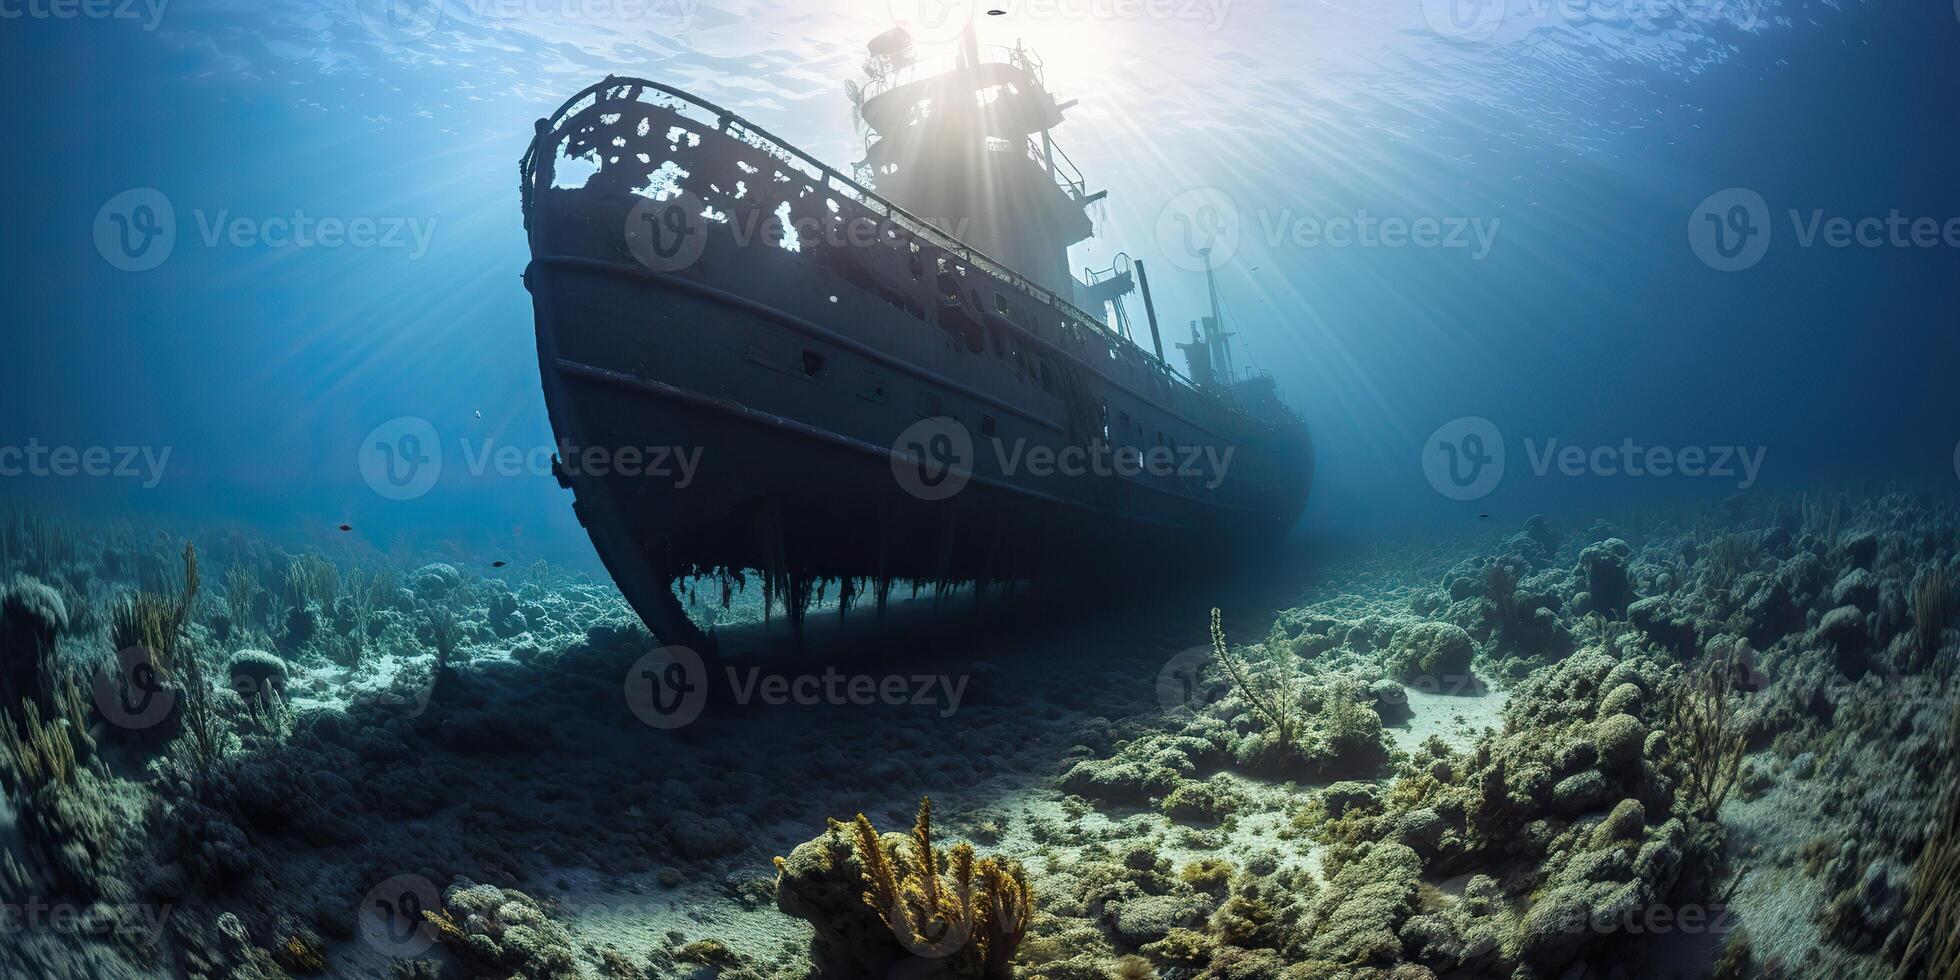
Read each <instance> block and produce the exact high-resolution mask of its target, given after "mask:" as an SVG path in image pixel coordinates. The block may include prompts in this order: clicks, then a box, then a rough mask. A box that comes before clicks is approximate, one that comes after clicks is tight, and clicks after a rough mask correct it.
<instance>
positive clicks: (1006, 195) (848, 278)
mask: <svg viewBox="0 0 1960 980" xmlns="http://www.w3.org/2000/svg"><path fill="white" fill-rule="evenodd" d="M867 72H868V73H869V74H870V80H869V82H868V83H867V84H866V85H864V86H862V87H858V86H855V85H853V86H850V94H851V98H852V102H853V105H854V107H855V110H856V112H857V115H858V118H859V120H860V122H861V124H862V128H863V130H864V132H865V134H866V136H867V141H868V145H867V152H866V157H865V159H864V160H863V161H862V162H861V163H859V164H858V165H857V166H856V168H855V170H856V174H855V177H847V176H845V175H844V174H842V173H840V172H838V171H836V170H833V169H831V168H830V167H827V166H825V165H824V164H822V163H820V162H818V161H816V160H814V159H812V158H811V157H809V156H807V155H805V154H803V153H801V152H800V151H798V150H796V149H795V148H794V147H792V146H790V145H789V144H787V143H785V142H784V141H782V140H780V139H777V138H776V137H774V136H772V135H771V134H770V133H768V132H766V131H764V130H763V129H761V128H759V127H757V126H755V125H752V124H750V123H749V122H747V121H745V120H743V119H742V118H741V117H739V116H737V115H735V114H733V113H731V112H729V111H727V110H725V109H722V108H720V107H717V106H714V105H711V104H708V103H706V102H703V101H701V100H699V99H696V98H694V97H692V96H690V95H688V94H686V93H684V92H681V91H679V90H676V89H673V88H669V87H667V86H664V85H660V84H656V83H653V82H649V81H644V80H639V79H629V78H608V79H606V80H605V81H603V82H600V83H599V84H597V85H594V86H592V87H590V88H588V89H586V90H585V91H583V92H580V93H579V94H578V95H577V96H575V97H573V98H572V99H571V100H570V101H569V102H567V103H566V104H565V105H564V106H563V107H562V108H560V109H559V110H558V112H557V113H556V114H555V115H553V116H552V117H551V118H549V119H543V120H539V122H538V124H537V132H536V137H535V139H534V141H533V142H532V144H531V147H530V150H529V151H528V152H527V153H526V155H525V157H524V160H523V162H522V166H521V175H522V184H523V201H524V214H525V225H526V228H527V229H528V232H529V237H530V244H531V252H532V261H531V265H530V268H529V269H528V270H527V271H526V275H525V280H526V284H527V286H528V288H529V289H530V291H531V294H532V297H533V300H534V305H535V308H536V315H537V331H538V354H539V359H540V367H541V370H542V375H543V381H544V392H545V401H546V405H547V407H548V409H549V412H550V416H551V422H552V425H553V427H554V429H555V430H556V433H557V435H558V437H559V441H560V445H561V446H562V447H567V451H565V452H563V453H561V457H562V458H561V460H560V461H559V464H558V476H559V480H560V482H561V483H562V484H564V485H565V486H567V487H569V488H570V489H572V490H573V491H575V497H576V501H575V504H574V506H575V508H576V510H577V513H578V516H579V519H580V521H581V523H582V524H583V525H584V526H585V527H586V528H587V530H588V531H589V532H590V534H591V536H592V540H593V542H594V544H595V545H596V546H597V549H598V552H599V555H600V557H601V559H602V560H603V561H604V562H605V564H606V566H607V567H608V569H609V570H610V572H611V573H612V575H613V577H614V580H615V581H616V582H617V584H618V585H619V587H620V589H621V591H622V592H623V593H624V594H625V595H626V597H627V598H628V599H629V601H631V602H632V603H633V605H634V607H635V608H636V609H637V610H638V612H639V613H640V615H641V616H642V618H644V619H645V620H646V622H647V625H648V627H649V628H650V629H651V630H652V631H653V632H654V634H655V635H656V636H657V637H659V638H660V640H661V641H662V642H666V643H689V644H700V643H711V642H712V638H710V637H707V636H705V635H704V634H702V633H701V632H700V631H699V630H698V628H697V627H696V626H695V624H694V623H693V622H691V621H690V619H689V617H688V615H687V613H686V607H685V605H684V604H683V603H682V601H681V599H680V597H679V596H678V595H677V594H676V588H675V586H676V583H677V582H679V581H681V580H683V579H687V580H690V581H693V582H694V583H695V584H696V586H698V585H699V583H700V582H701V581H702V579H704V578H706V579H710V580H714V581H718V583H719V588H720V591H721V599H722V601H723V603H724V604H725V603H726V602H727V601H728V598H729V596H730V594H731V593H732V592H733V591H735V590H736V589H738V588H740V587H742V586H744V585H745V584H746V582H747V580H748V577H749V576H760V578H761V582H762V587H763V589H764V590H765V610H767V609H772V608H781V609H783V610H785V612H786V613H787V615H788V617H789V618H790V619H791V620H793V621H795V622H796V623H798V624H799V625H800V623H801V617H802V616H803V613H804V610H805V609H806V608H807V607H808V605H809V604H810V603H811V602H812V601H813V600H815V599H821V598H823V597H824V595H825V594H826V593H827V591H828V589H829V588H830V587H831V586H833V585H834V586H835V587H836V588H837V589H838V597H839V598H840V599H841V600H842V604H843V606H844V607H846V608H848V607H849V606H850V605H851V604H852V603H853V602H855V601H857V600H859V599H862V598H864V597H865V596H866V594H867V593H868V594H869V595H870V596H872V597H873V598H874V600H875V601H876V603H877V604H878V606H879V608H880V610H881V611H882V609H883V608H884V605H885V602H886V600H887V597H888V595H889V593H890V590H891V589H892V587H893V584H894V583H907V584H909V586H910V587H911V589H912V590H913V591H914V592H916V591H917V590H918V589H919V588H921V587H922V586H930V587H934V588H936V589H944V588H948V587H951V586H953V585H957V584H962V583H974V584H976V585H977V586H979V587H981V588H983V589H984V588H986V587H987V585H988V584H989V583H1015V582H1024V581H1028V580H1042V579H1047V578H1050V577H1056V576H1070V577H1081V576H1084V575H1093V576H1110V575H1116V574H1131V573H1136V572H1138V571H1140V570H1146V569H1157V570H1158V571H1160V572H1161V571H1162V570H1163V569H1164V567H1165V564H1166V563H1174V567H1176V568H1178V569H1191V568H1198V567H1201V566H1203V565H1204V564H1205V563H1207V562H1211V561H1215V560H1218V559H1224V558H1229V557H1231V556H1233V555H1234V554H1236V553H1238V552H1239V551H1241V550H1242V549H1244V548H1247V547H1249V546H1255V545H1257V544H1260V543H1269V542H1272V541H1275V540H1277V539H1279V538H1280V537H1282V536H1283V535H1284V534H1286V533H1287V532H1288V531H1289V530H1290V529H1291V527H1292V526H1293V524H1294V523H1295V522H1296V521H1297V520H1298V518H1299V515H1300V512H1301V509H1302V508H1303V506H1304V505H1305V501H1306V497H1307V492H1308V487H1309V485H1310V483H1311V481H1312V475H1313V453H1312V445H1311V442H1310V440H1309V437H1308V434H1307V429H1306V426H1305V424H1304V423H1303V422H1302V421H1301V420H1300V419H1299V418H1298V417H1297V416H1295V415H1294V414H1293V412H1292V411H1291V410H1289V409H1288V408H1287V407H1286V406H1285V404H1284V403H1283V402H1282V401H1281V400H1280V397H1279V395H1278V392H1277V389H1276V387H1275V385H1274V383H1273V379H1272V378H1271V376H1270V375H1267V374H1264V373H1262V372H1257V371H1240V370H1238V369H1236V368H1235V367H1234V366H1233V364H1232V361H1231V357H1230V353H1229V351H1230V348H1229V341H1228V336H1229V335H1228V334H1227V333H1226V331H1225V330H1224V328H1223V324H1222V323H1221V318H1220V315H1219V312H1218V300H1217V291H1216V283H1215V282H1210V283H1208V285H1209V286H1210V288H1211V290H1212V294H1211V295H1212V309H1211V311H1210V313H1208V314H1207V315H1205V316H1203V317H1200V318H1198V319H1196V320H1194V321H1193V322H1192V327H1191V330H1192V340H1191V342H1190V343H1186V344H1179V345H1178V346H1179V347H1180V348H1182V349H1183V351H1184V353H1185V356H1186V362H1187V367H1188V372H1187V374H1182V375H1181V374H1179V373H1178V372H1177V371H1175V370H1174V369H1173V368H1171V367H1170V366H1169V364H1168V363H1167V362H1166V361H1165V359H1164V356H1163V345H1162V338H1161V334H1160V333H1159V329H1158V324H1157V316H1156V309H1155V306H1154V303H1153V301H1152V299H1151V296H1150V291H1149V281H1148V277H1147V275H1146V273H1145V269H1144V266H1143V264H1142V263H1141V262H1136V263H1132V262H1129V261H1128V260H1127V259H1126V258H1123V257H1120V256H1119V258H1118V261H1117V262H1115V263H1114V264H1113V265H1112V267H1111V268H1110V269H1107V270H1102V271H1100V272H1091V273H1088V274H1087V275H1086V278H1084V279H1078V278H1077V277H1075V276H1074V275H1073V274H1072V273H1071V272H1070V270H1069V266H1068V252H1067V250H1068V247H1069V246H1070V245H1071V244H1073V243H1075V242H1079V241H1082V240H1084V239H1086V238H1088V237H1089V236H1090V235H1091V233H1092V226H1091V221H1090V217H1089V214H1088V212H1087V209H1088V208H1090V207H1091V206H1092V205H1093V204H1094V203H1095V202H1097V201H1098V200H1100V199H1101V198H1102V196H1103V195H1102V193H1100V192H1096V193H1092V192H1090V191H1089V190H1088V188H1087V186H1086V184H1085V182H1084V181H1083V179H1082V177H1081V176H1080V174H1079V172H1078V171H1077V170H1076V169H1075V168H1074V166H1073V165H1072V164H1071V163H1070V162H1069V161H1068V159H1067V157H1066V156H1065V155H1063V154H1062V153H1061V151H1060V150H1059V149H1058V148H1057V147H1056V146H1055V144H1054V141H1053V139H1052V137H1051V135H1050V133H1051V131H1052V130H1053V129H1054V128H1055V127H1056V126H1057V125H1058V124H1059V123H1060V122H1061V121H1062V114H1063V112H1064V110H1066V109H1067V108H1069V107H1070V106H1072V105H1073V104H1074V103H1072V102H1071V103H1058V102H1057V101H1056V100H1055V98H1054V96H1052V95H1051V94H1050V93H1049V91H1048V89H1047V87H1046V85H1045V84H1044V81H1043V77H1042V76H1043V73H1042V69H1041V64H1040V62H1039V61H1038V60H1036V59H1035V57H1034V56H1033V54H1032V53H1030V52H1028V51H1026V50H1024V49H1021V48H1018V47H1017V48H1014V49H983V48H981V46H980V45H978V44H977V43H976V41H975V39H974V37H973V34H972V33H971V31H969V32H968V33H967V35H966V36H965V38H964V39H963V40H962V42H961V43H960V44H959V46H958V50H957V52H956V53H954V54H953V55H952V56H951V57H950V59H948V60H946V61H943V62H941V61H935V60H932V59H927V58H924V57H921V55H920V54H919V52H918V49H916V48H915V46H914V45H912V44H911V42H910V39H909V38H908V37H906V36H905V34H904V33H903V32H902V31H897V30H894V31H891V32H888V33H886V34H884V35H881V36H880V37H879V38H878V39H876V40H875V41H873V42H872V44H871V45H870V58H869V60H868V61H867ZM872 186H875V187H876V188H877V190H876V192H874V191H873V190H872V189H871V187H872ZM1203 271H1204V272H1205V274H1206V276H1207V277H1208V279H1209V277H1210V273H1211V270H1210V262H1209V258H1207V259H1206V260H1205V265H1204V270H1203ZM1139 292H1140V294H1141V298H1142V300H1143V306H1144V311H1145V314H1146V322H1147V324H1148V327H1149V331H1150V335H1151V343H1152V349H1151V350H1145V349H1143V348H1142V347H1141V346H1140V345H1139V344H1138V343H1136V342H1135V341H1134V339H1133V336H1134V335H1133V333H1132V330H1131V324H1132V315H1131V313H1130V312H1129V311H1128V310H1127V308H1126V306H1125V303H1124V300H1125V298H1126V297H1128V296H1131V295H1134V294H1137V293H1139ZM1085 311H1098V313H1099V314H1100V315H1091V314H1090V313H1089V312H1085ZM656 447H678V448H679V449H680V450H682V451H683V452H689V451H692V452H698V466H696V467H695V471H694V473H693V474H692V477H691V479H688V480H677V479H675V478H674V475H675V474H674V471H673V470H672V469H671V468H649V467H647V466H645V465H644V458H645V455H646V452H645V451H646V450H649V449H655V448H656ZM629 457H631V458H634V459H640V460H642V465H640V466H638V467H634V466H627V465H624V463H625V461H626V460H627V459H628V458H629Z"/></svg>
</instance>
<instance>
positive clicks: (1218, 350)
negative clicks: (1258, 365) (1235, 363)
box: [1198, 248, 1238, 386]
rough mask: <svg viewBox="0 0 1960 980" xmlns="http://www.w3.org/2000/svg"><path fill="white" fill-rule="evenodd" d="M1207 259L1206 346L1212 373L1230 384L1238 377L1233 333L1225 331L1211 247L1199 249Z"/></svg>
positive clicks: (1199, 252) (1200, 254)
mask: <svg viewBox="0 0 1960 980" xmlns="http://www.w3.org/2000/svg"><path fill="white" fill-rule="evenodd" d="M1198 255H1199V257H1201V258H1203V259H1204V260H1205V289H1206V291H1207V292H1209V293H1210V294H1211V315H1210V316H1208V317H1205V320H1204V323H1205V336H1204V341H1205V346H1206V349H1207V351H1208V353H1209V355H1210V357H1211V366H1212V373H1213V375H1214V376H1216V377H1217V378H1219V379H1220V380H1221V381H1223V382H1224V384H1225V385H1227V386H1229V385H1230V384H1232V382H1234V381H1236V380H1237V379H1238V372H1237V371H1235V370H1233V367H1232V344H1231V338H1232V336H1233V335H1232V334H1229V333H1226V332H1225V314H1224V313H1223V312H1222V311H1220V310H1219V307H1218V277H1217V276H1216V275H1215V274H1213V272H1212V268H1211V249H1210V248H1201V249H1199V250H1198Z"/></svg>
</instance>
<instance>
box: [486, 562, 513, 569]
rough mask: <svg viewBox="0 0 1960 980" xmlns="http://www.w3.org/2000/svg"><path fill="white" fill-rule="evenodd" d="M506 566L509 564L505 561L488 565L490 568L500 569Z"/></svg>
mask: <svg viewBox="0 0 1960 980" xmlns="http://www.w3.org/2000/svg"><path fill="white" fill-rule="evenodd" d="M508 564H510V562H507V561H493V562H491V563H490V567H491V568H502V567H504V566H505V565H508Z"/></svg>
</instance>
